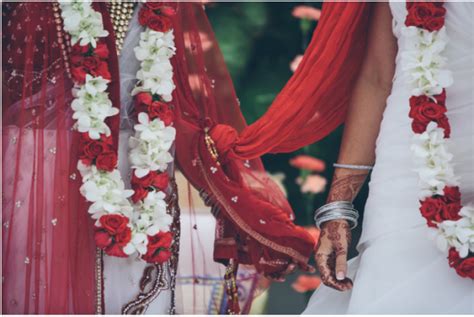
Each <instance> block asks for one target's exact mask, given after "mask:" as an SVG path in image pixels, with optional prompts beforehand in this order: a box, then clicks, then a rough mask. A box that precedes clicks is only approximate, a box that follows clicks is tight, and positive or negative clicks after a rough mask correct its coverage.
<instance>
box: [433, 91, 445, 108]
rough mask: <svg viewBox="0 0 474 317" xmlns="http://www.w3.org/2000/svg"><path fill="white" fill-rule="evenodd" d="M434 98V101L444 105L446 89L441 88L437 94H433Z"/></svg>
mask: <svg viewBox="0 0 474 317" xmlns="http://www.w3.org/2000/svg"><path fill="white" fill-rule="evenodd" d="M434 98H435V99H436V102H437V103H438V104H440V105H442V106H445V105H446V89H444V88H443V92H441V93H440V94H439V95H436V96H434Z"/></svg>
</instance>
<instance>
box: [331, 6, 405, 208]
mask: <svg viewBox="0 0 474 317" xmlns="http://www.w3.org/2000/svg"><path fill="white" fill-rule="evenodd" d="M390 21H391V14H390V9H389V7H388V5H387V4H386V3H379V4H377V5H376V8H375V11H374V16H373V19H372V26H371V28H370V33H369V42H368V47H367V54H366V57H365V60H364V62H363V65H362V69H361V74H360V76H359V78H358V80H357V83H356V85H355V88H354V91H353V94H352V98H351V104H350V106H349V110H348V114H347V118H346V123H345V127H344V134H343V139H342V144H341V149H340V152H339V158H338V163H342V164H352V165H373V164H374V162H375V142H376V139H377V136H378V134H379V128H380V123H381V121H382V116H383V112H384V110H385V105H386V99H387V97H388V95H389V94H390V91H391V89H392V78H393V73H394V70H395V55H396V50H397V47H396V41H395V38H394V37H393V34H392V32H391V24H390V23H389V22H390ZM367 175H368V171H367V170H353V169H345V168H336V171H335V173H334V177H333V181H332V185H331V189H330V193H329V197H328V201H329V202H331V201H337V200H345V201H352V200H354V198H355V197H356V196H357V194H358V193H359V191H360V189H361V188H362V185H363V184H364V182H365V179H366V178H367Z"/></svg>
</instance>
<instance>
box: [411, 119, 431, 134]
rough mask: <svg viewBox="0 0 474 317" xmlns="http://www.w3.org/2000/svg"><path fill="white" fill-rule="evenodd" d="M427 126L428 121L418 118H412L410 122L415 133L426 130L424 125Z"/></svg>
mask: <svg viewBox="0 0 474 317" xmlns="http://www.w3.org/2000/svg"><path fill="white" fill-rule="evenodd" d="M427 126H428V122H421V121H418V120H413V121H412V122H411V129H412V130H413V132H415V133H417V134H421V133H423V132H425V131H426V127H427Z"/></svg>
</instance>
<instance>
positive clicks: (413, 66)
mask: <svg viewBox="0 0 474 317" xmlns="http://www.w3.org/2000/svg"><path fill="white" fill-rule="evenodd" d="M402 34H403V36H404V37H403V39H404V41H403V42H402V43H403V45H402V53H401V55H400V56H401V68H402V70H403V71H405V72H406V73H408V74H409V78H410V84H411V85H412V94H413V95H415V96H419V95H423V94H424V95H429V96H431V95H437V94H439V93H441V92H442V90H443V88H446V87H449V86H450V85H452V82H453V78H452V74H451V72H450V71H448V70H445V69H443V68H444V67H445V66H446V58H445V57H443V56H442V55H441V54H440V53H441V52H442V51H443V50H444V49H445V47H446V43H447V36H446V31H445V28H442V29H441V30H439V31H435V32H429V31H427V30H423V29H420V28H416V27H412V26H411V27H403V28H402Z"/></svg>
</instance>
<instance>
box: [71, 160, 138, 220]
mask: <svg viewBox="0 0 474 317" xmlns="http://www.w3.org/2000/svg"><path fill="white" fill-rule="evenodd" d="M77 167H78V170H79V171H80V173H81V176H82V182H83V184H82V186H81V187H80V192H81V194H82V195H83V196H84V197H85V198H86V200H87V201H89V202H92V204H91V205H90V206H89V213H90V214H92V218H94V219H98V218H100V216H102V215H103V214H106V213H118V212H120V213H122V214H127V213H130V212H131V207H130V203H129V202H128V200H127V198H128V197H130V196H131V195H132V194H133V191H132V190H126V189H125V186H124V183H123V181H122V178H121V176H120V172H119V171H118V170H113V171H112V172H104V171H99V170H98V169H97V167H96V166H95V165H91V166H86V165H84V164H83V163H82V162H81V161H79V162H78V166H77Z"/></svg>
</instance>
